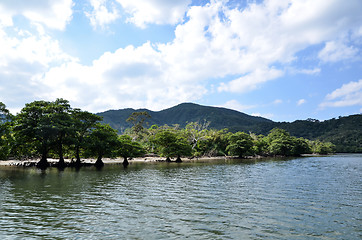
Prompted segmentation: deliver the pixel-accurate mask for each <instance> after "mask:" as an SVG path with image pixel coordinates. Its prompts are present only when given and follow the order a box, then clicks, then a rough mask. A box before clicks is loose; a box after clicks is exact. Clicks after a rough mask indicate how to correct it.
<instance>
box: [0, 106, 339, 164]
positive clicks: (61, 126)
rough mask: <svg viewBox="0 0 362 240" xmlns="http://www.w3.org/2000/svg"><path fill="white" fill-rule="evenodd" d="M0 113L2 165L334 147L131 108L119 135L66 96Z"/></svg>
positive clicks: (261, 154)
mask: <svg viewBox="0 0 362 240" xmlns="http://www.w3.org/2000/svg"><path fill="white" fill-rule="evenodd" d="M0 116H1V121H0V123H1V124H0V133H1V141H0V160H3V161H2V162H1V164H2V165H21V166H36V167H38V168H40V169H46V168H48V167H50V166H53V167H57V168H59V169H64V168H65V167H75V168H80V167H82V166H95V167H97V168H102V167H103V166H104V164H105V162H104V161H103V159H104V158H108V159H118V160H107V161H106V163H121V164H123V166H124V167H127V166H128V164H129V160H130V159H138V160H136V161H150V162H157V161H165V162H170V163H171V162H175V163H181V162H183V161H184V160H185V159H188V160H189V161H191V160H192V159H199V158H201V159H207V158H209V159H210V158H220V157H223V158H232V157H236V158H253V157H254V158H260V157H270V156H273V157H275V156H282V157H286V156H301V155H302V154H328V153H333V152H334V151H335V146H334V145H333V144H332V143H330V142H321V141H318V140H316V141H311V140H308V139H304V138H297V137H294V136H291V135H290V134H289V133H288V132H287V131H286V130H283V129H280V128H274V129H272V130H271V131H270V132H269V134H268V135H266V136H264V135H256V134H254V133H245V132H240V131H238V132H231V131H228V129H221V130H217V129H212V128H209V125H210V122H208V121H206V120H204V121H199V122H190V123H188V124H187V125H186V127H184V128H181V127H180V126H179V125H172V126H168V125H163V126H158V125H152V126H151V127H149V128H146V125H147V122H146V121H147V119H149V118H150V115H149V114H148V113H147V112H146V111H140V112H133V113H132V114H131V115H130V116H129V118H128V119H127V121H128V122H130V123H131V124H132V127H131V128H129V129H126V130H125V131H124V133H122V134H119V132H117V131H116V130H115V129H113V128H112V127H110V126H109V125H108V124H104V123H101V120H102V118H101V117H100V116H98V115H96V114H93V113H90V112H87V111H83V110H81V109H78V108H72V107H71V106H70V104H69V101H67V100H65V99H56V100H55V101H34V102H31V103H28V104H26V105H25V107H24V108H23V109H22V110H21V111H20V113H18V114H17V115H16V116H13V115H12V114H10V112H9V111H8V110H7V108H6V106H5V104H3V103H0ZM150 156H151V157H150ZM152 156H153V157H152ZM14 159H16V160H14ZM19 159H20V160H23V161H20V162H19V161H17V160H19ZM54 159H56V160H54ZM81 159H83V160H81ZM92 159H93V160H92ZM119 159H122V160H121V161H120V160H119ZM183 159H184V160H183ZM4 161H7V162H4ZM132 161H135V160H132ZM6 163H8V164H6Z"/></svg>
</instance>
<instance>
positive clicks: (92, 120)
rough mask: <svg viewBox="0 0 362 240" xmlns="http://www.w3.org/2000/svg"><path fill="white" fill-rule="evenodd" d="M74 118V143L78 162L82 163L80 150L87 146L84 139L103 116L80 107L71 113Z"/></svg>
mask: <svg viewBox="0 0 362 240" xmlns="http://www.w3.org/2000/svg"><path fill="white" fill-rule="evenodd" d="M71 117H72V120H73V129H72V130H73V135H72V137H73V139H72V140H73V142H72V143H73V144H72V146H74V151H75V157H76V159H77V162H78V164H79V163H80V152H81V149H82V148H85V143H84V139H85V138H87V137H88V136H89V134H90V133H91V130H92V129H93V128H94V127H95V126H96V124H97V122H99V121H101V120H102V118H101V117H100V116H97V115H95V114H93V113H90V112H87V111H82V110H80V109H77V108H76V109H73V111H72V113H71Z"/></svg>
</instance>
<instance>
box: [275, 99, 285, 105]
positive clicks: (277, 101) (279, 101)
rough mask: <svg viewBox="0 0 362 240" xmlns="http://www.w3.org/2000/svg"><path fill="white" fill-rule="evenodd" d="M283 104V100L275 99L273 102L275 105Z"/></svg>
mask: <svg viewBox="0 0 362 240" xmlns="http://www.w3.org/2000/svg"><path fill="white" fill-rule="evenodd" d="M281 103H283V100H281V99H275V100H274V102H273V104H276V105H277V104H281Z"/></svg>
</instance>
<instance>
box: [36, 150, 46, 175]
mask: <svg viewBox="0 0 362 240" xmlns="http://www.w3.org/2000/svg"><path fill="white" fill-rule="evenodd" d="M47 155H48V151H47V148H46V147H43V150H42V155H41V159H40V161H39V162H38V163H37V164H36V167H37V168H40V169H43V170H44V169H46V168H48V167H49V162H48V159H47Z"/></svg>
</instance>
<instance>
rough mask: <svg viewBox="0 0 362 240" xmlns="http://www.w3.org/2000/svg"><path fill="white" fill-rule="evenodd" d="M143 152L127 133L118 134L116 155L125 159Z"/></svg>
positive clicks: (139, 145)
mask: <svg viewBox="0 0 362 240" xmlns="http://www.w3.org/2000/svg"><path fill="white" fill-rule="evenodd" d="M143 154H145V150H144V148H143V147H142V145H141V144H140V143H139V142H136V141H133V140H132V138H131V137H130V136H128V135H121V136H119V148H118V150H117V155H118V156H122V157H123V158H125V159H127V158H129V157H138V156H142V155H143Z"/></svg>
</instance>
